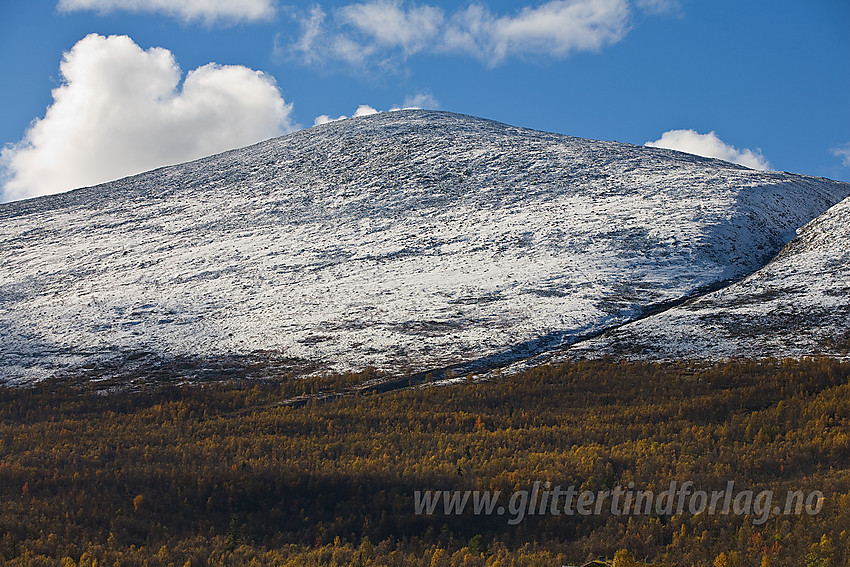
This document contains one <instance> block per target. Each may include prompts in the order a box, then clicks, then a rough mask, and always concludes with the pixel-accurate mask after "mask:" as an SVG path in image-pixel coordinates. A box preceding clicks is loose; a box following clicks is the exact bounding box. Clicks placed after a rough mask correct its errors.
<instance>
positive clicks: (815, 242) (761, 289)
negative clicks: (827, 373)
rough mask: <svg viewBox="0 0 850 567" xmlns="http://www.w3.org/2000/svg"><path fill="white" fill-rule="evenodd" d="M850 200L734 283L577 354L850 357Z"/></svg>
mask: <svg viewBox="0 0 850 567" xmlns="http://www.w3.org/2000/svg"><path fill="white" fill-rule="evenodd" d="M848 321H850V199H846V200H844V201H842V202H841V203H839V204H838V205H836V206H834V207H832V208H831V209H830V210H829V211H827V212H826V213H824V214H823V215H822V216H820V217H818V218H817V219H815V220H814V221H812V222H811V223H809V224H808V225H806V226H805V227H803V228H802V229H801V230H800V231H799V235H798V236H797V238H795V239H794V240H793V241H792V242H790V243H789V244H788V245H787V246H786V247H785V248H784V249H783V250H782V251H781V252H780V253H779V254H778V255H777V256H776V258H775V259H774V260H773V261H771V262H770V263H769V264H768V265H767V266H765V267H764V268H762V269H760V270H758V271H757V272H755V273H754V274H752V275H751V276H749V277H747V278H746V279H744V280H742V281H740V282H737V283H735V284H733V285H730V286H729V287H727V288H725V289H722V290H719V291H716V292H714V293H710V294H707V295H704V296H702V297H700V298H699V299H696V300H694V301H693V302H689V303H687V304H685V305H682V306H679V307H676V308H674V309H670V310H668V311H665V312H664V313H661V314H659V315H655V316H653V317H649V318H647V319H644V320H641V321H637V322H635V323H632V324H629V325H625V326H623V327H621V328H618V329H616V330H613V331H611V332H609V333H606V334H605V335H603V336H601V337H598V338H596V339H594V340H591V341H586V342H584V343H582V344H580V345H576V347H574V348H573V349H570V351H569V353H570V354H571V355H580V356H599V355H600V354H609V355H614V356H628V357H638V358H643V359H676V358H704V359H712V358H713V359H717V358H726V357H734V356H747V357H767V356H771V357H776V358H781V357H789V356H790V357H795V358H796V357H801V356H809V355H814V354H824V355H830V356H840V357H846V356H848V354H850V324H848Z"/></svg>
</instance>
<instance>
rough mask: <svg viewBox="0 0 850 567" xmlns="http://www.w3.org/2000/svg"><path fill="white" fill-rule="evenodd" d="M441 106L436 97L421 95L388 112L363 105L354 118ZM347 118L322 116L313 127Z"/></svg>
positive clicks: (414, 96)
mask: <svg viewBox="0 0 850 567" xmlns="http://www.w3.org/2000/svg"><path fill="white" fill-rule="evenodd" d="M439 106H440V103H439V101H437V99H436V98H434V96H433V95H431V94H430V93H419V94H415V95H410V96H408V97H405V99H404V105H403V106H393V107H392V108H390V109H389V110H388V111H384V110H376V109H375V108H373V107H371V106H369V105H368V104H361V105H360V106H358V107H357V110H355V111H354V114H353V115H352V117H354V118H356V117H358V116H370V115H372V114H380V113H382V112H395V111H397V110H421V109H423V108H425V109H434V108H439ZM346 118H348V116H346V115H345V114H343V115H341V116H337V117H336V118H332V117H331V116H329V115H327V114H322V115H320V116H317V117H316V119H315V120H314V121H313V126H319V125H320V124H327V123H328V122H336V121H337V120H345V119H346Z"/></svg>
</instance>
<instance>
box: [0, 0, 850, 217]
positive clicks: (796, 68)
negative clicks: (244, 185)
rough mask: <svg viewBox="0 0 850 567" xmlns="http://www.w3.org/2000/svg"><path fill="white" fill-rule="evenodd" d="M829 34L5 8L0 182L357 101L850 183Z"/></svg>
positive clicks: (250, 129) (80, 168)
mask: <svg viewBox="0 0 850 567" xmlns="http://www.w3.org/2000/svg"><path fill="white" fill-rule="evenodd" d="M848 29H850V2H847V1H846V0H818V1H814V2H800V1H787V0H770V1H767V0H751V1H747V2H741V1H739V0H737V1H731V0H711V1H704V0H703V1H697V0H678V1H675V0H554V1H548V2H535V1H532V0H527V1H525V2H505V1H498V0H490V1H489V2H486V3H485V2H483V1H482V2H473V3H463V4H458V3H447V2H440V1H437V0H430V1H423V2H415V3H414V2H405V1H401V0H398V1H393V0H364V1H360V2H321V1H320V2H316V3H289V4H284V3H283V2H276V1H275V0H184V1H177V0H31V1H27V2H23V1H21V2H18V1H3V2H2V3H0V54H2V57H0V73H2V76H3V77H4V81H3V88H2V89H0V144H4V145H5V149H4V151H3V157H2V160H0V163H2V172H0V175H2V178H0V183H2V184H4V187H5V193H4V200H11V199H17V198H25V197H28V196H33V195H38V194H44V193H52V192H57V191H62V190H67V189H71V188H73V187H76V186H81V185H86V184H93V183H98V182H102V181H106V180H109V179H112V178H115V177H121V176H123V175H129V174H132V173H137V172H139V171H143V170H145V169H149V168H151V167H156V166H158V165H164V164H166V163H178V162H180V161H185V160H187V159H192V158H195V157H200V156H201V155H204V154H206V153H213V152H216V151H221V150H224V149H228V148H231V147H238V146H241V145H246V144H248V143H252V142H255V141H259V140H261V139H265V138H268V137H271V136H273V135H277V134H282V133H286V132H289V131H292V130H293V129H298V128H306V127H310V126H312V125H313V124H314V122H315V121H316V119H317V117H320V116H327V117H332V118H336V117H339V116H343V115H344V116H351V115H352V114H354V113H355V111H356V110H357V109H358V107H361V106H362V105H366V106H368V107H371V108H373V109H376V110H380V111H385V110H389V109H391V108H398V107H404V106H421V107H433V108H439V109H443V110H449V111H453V112H461V113H465V114H472V115H477V116H483V117H487V118H492V119H495V120H499V121H502V122H507V123H510V124H514V125H517V126H525V127H530V128H536V129H540V130H547V131H553V132H560V133H564V134H569V135H573V136H581V137H586V138H595V139H604V140H618V141H623V142H630V143H635V144H643V143H646V142H651V141H655V142H656V145H664V146H668V147H675V148H677V149H682V150H685V151H692V152H694V153H703V154H708V155H714V156H717V157H723V158H724V159H729V160H730V161H738V162H739V163H744V164H746V165H750V166H756V167H763V168H770V169H777V170H785V171H792V172H796V173H806V174H811V175H820V176H825V177H830V178H833V179H842V180H850V34H848V33H847V30H848ZM92 34H97V35H92ZM117 36H125V37H123V38H122V37H117ZM151 48H162V49H158V50H152V49H151ZM166 50H167V51H166ZM63 60H64V63H63V65H64V66H63V67H62V69H61V70H60V63H62V62H63ZM210 63H215V64H216V65H209V64H210ZM178 67H179V72H178ZM257 72H261V73H257ZM187 73H188V74H189V77H191V78H187ZM48 109H50V111H48ZM365 110H367V109H366V108H364V109H362V110H361V112H363V111H365ZM665 133H666V134H665ZM712 133H713V134H712Z"/></svg>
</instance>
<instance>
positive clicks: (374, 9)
mask: <svg viewBox="0 0 850 567" xmlns="http://www.w3.org/2000/svg"><path fill="white" fill-rule="evenodd" d="M629 14H630V7H629V3H628V1H627V0H551V1H549V2H546V3H543V4H541V5H539V6H536V7H530V6H528V7H524V8H522V9H520V10H518V11H517V12H515V13H513V14H502V15H499V14H494V13H493V12H492V11H491V10H490V9H489V8H488V7H487V6H485V5H482V4H478V3H473V4H470V5H469V6H467V7H465V8H464V9H461V10H458V11H456V12H454V13H451V14H447V13H446V12H444V11H443V10H442V8H439V7H437V6H429V5H417V4H413V3H410V2H405V1H403V0H371V1H368V2H364V3H358V4H349V5H346V6H343V7H340V8H337V9H335V10H333V11H332V12H331V14H330V15H328V14H327V13H326V12H325V11H324V10H322V9H321V8H320V7H318V6H315V7H313V9H312V10H311V11H310V12H309V14H306V15H305V16H304V17H303V18H302V19H301V27H302V34H301V37H300V39H299V40H298V41H296V42H295V43H294V44H293V45H292V51H293V52H294V53H295V54H297V55H298V56H299V57H301V58H302V59H303V60H304V61H305V62H306V63H317V62H326V61H331V60H336V61H342V62H345V63H348V64H354V65H361V66H365V65H367V64H368V63H371V62H374V61H377V62H378V63H381V62H385V61H386V60H389V59H392V58H394V57H396V58H398V57H402V58H404V57H409V56H411V55H413V54H415V53H419V52H426V53H461V54H466V55H470V56H472V57H475V58H476V59H478V60H480V61H482V62H485V63H487V64H489V65H497V64H499V63H501V62H502V61H504V60H505V59H507V58H510V57H529V56H546V57H555V58H561V57H566V56H569V55H570V54H572V53H574V52H577V51H595V50H599V49H601V48H603V47H605V46H606V45H611V44H614V43H617V42H618V41H620V40H621V39H622V38H623V37H624V36H625V34H626V33H627V31H628V22H629Z"/></svg>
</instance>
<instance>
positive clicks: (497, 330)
mask: <svg viewBox="0 0 850 567" xmlns="http://www.w3.org/2000/svg"><path fill="white" fill-rule="evenodd" d="M848 195H850V185H848V184H846V183H840V182H835V181H830V180H826V179H817V178H812V177H805V176H801V175H793V174H788V173H778V172H761V171H754V170H750V169H747V168H744V167H741V166H737V165H734V164H730V163H727V162H722V161H718V160H713V159H707V158H701V157H697V156H693V155H689V154H683V153H679V152H674V151H669V150H662V149H655V148H646V147H639V146H633V145H628V144H621V143H615V142H600V141H591V140H584V139H579V138H572V137H568V136H563V135H558V134H551V133H544V132H538V131H533V130H527V129H523V128H516V127H512V126H507V125H504V124H500V123H496V122H492V121H489V120H483V119H480V118H473V117H468V116H461V115H457V114H451V113H446V112H431V111H399V112H390V113H383V114H377V115H373V116H367V117H360V118H352V119H348V120H343V121H339V122H333V123H330V124H325V125H322V126H317V127H314V128H311V129H309V130H303V131H300V132H296V133H294V134H291V135H288V136H284V137H282V138H277V139H273V140H269V141H267V142H263V143H260V144H257V145H254V146H250V147H247V148H243V149H239V150H234V151H230V152H227V153H224V154H220V155H216V156H212V157H209V158H205V159H201V160H198V161H194V162H191V163H186V164H181V165H177V166H173V167H167V168H163V169H158V170H155V171H151V172H148V173H144V174H141V175H136V176H133V177H128V178H126V179H121V180H118V181H115V182H112V183H107V184H104V185H99V186H97V187H90V188H84V189H78V190H76V191H72V192H70V193H65V194H61V195H53V196H48V197H43V198H38V199H33V200H29V201H22V202H15V203H8V204H4V205H1V206H0V242H2V247H0V256H2V258H0V264H1V265H2V266H3V267H2V269H0V336H2V343H0V354H2V362H0V365H1V366H0V375H4V376H5V377H6V380H7V381H8V380H11V381H31V380H37V379H41V378H44V377H47V376H51V375H54V374H67V373H74V372H78V371H87V370H91V369H96V368H98V367H102V366H104V365H112V367H114V368H117V369H119V370H120V369H121V368H130V367H133V365H134V364H135V365H137V366H138V365H140V364H141V365H143V366H144V365H147V366H146V367H147V368H150V367H151V365H154V364H169V361H173V360H194V361H202V362H203V361H205V362H204V363H205V364H206V363H210V361H221V360H227V359H232V358H233V357H236V358H239V357H247V358H251V357H254V358H256V357H259V358H263V357H277V358H279V359H286V360H287V361H291V362H292V364H293V365H294V367H295V368H302V369H309V370H310V371H315V370H319V371H321V370H337V371H346V370H358V369H362V368H365V367H368V366H373V367H378V368H381V369H385V370H387V371H389V372H410V371H426V370H429V369H434V368H443V367H448V366H453V365H459V366H458V368H459V369H461V370H465V369H472V368H476V367H478V368H484V367H488V366H494V365H499V364H503V363H506V362H510V361H511V360H515V359H518V358H522V357H525V356H529V355H532V354H536V353H539V352H544V351H547V350H550V349H554V348H557V347H561V346H564V345H569V344H571V343H573V342H575V341H577V340H579V339H581V338H584V337H587V336H589V335H592V334H596V333H599V332H601V331H604V330H605V329H608V328H611V327H614V326H619V325H622V324H624V323H627V322H629V321H633V320H636V319H639V318H641V317H645V316H646V315H648V314H650V313H653V312H656V311H658V310H659V309H661V308H663V307H664V306H667V305H670V304H671V303H675V302H678V301H681V300H683V299H685V298H688V297H691V296H693V295H694V294H698V293H702V292H704V291H706V290H711V289H716V288H718V287H722V286H724V285H726V284H727V283H729V282H730V281H734V280H738V279H741V278H743V277H745V276H747V275H749V274H752V273H753V272H755V271H757V270H758V269H760V268H761V267H762V266H764V265H765V264H766V263H767V262H768V261H769V260H770V259H771V258H772V257H773V256H774V255H775V254H776V253H777V252H778V251H779V250H780V249H782V248H783V246H785V245H786V244H787V243H788V242H789V241H790V240H791V239H792V238H793V237H794V235H795V229H797V228H798V227H801V226H802V225H804V224H805V223H807V222H809V221H810V220H812V219H814V218H815V217H817V216H818V215H820V214H821V213H823V212H824V211H826V210H827V209H828V208H829V207H830V206H832V205H834V204H835V203H837V202H839V201H840V200H842V199H843V198H845V197H847V196H848ZM134 361H135V362H134ZM198 364H201V362H198Z"/></svg>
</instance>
